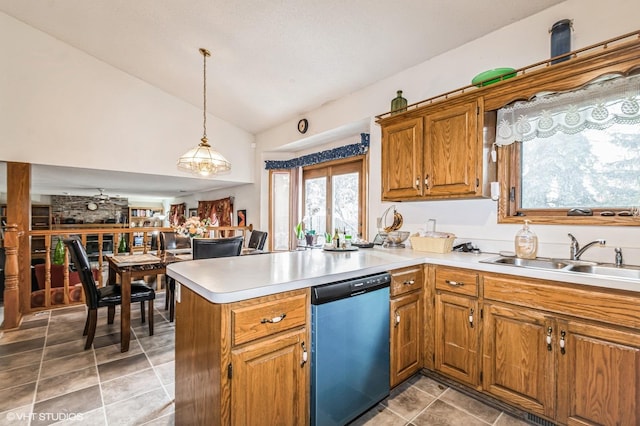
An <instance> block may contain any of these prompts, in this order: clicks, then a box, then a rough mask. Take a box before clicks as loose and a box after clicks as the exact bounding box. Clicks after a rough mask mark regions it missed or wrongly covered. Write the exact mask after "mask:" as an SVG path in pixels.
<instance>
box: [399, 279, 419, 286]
mask: <svg viewBox="0 0 640 426" xmlns="http://www.w3.org/2000/svg"><path fill="white" fill-rule="evenodd" d="M415 283H416V281H415V280H407V281H405V282H403V283H402V284H404V285H414V284H415Z"/></svg>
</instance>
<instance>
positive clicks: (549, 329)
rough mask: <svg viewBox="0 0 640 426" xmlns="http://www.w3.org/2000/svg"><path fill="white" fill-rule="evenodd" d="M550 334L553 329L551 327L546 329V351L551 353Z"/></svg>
mask: <svg viewBox="0 0 640 426" xmlns="http://www.w3.org/2000/svg"><path fill="white" fill-rule="evenodd" d="M551 333H553V329H552V328H551V327H548V328H547V338H546V341H547V350H548V351H551Z"/></svg>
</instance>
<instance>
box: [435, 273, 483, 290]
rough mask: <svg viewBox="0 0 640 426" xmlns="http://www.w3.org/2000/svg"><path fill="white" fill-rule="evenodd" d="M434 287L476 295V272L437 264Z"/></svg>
mask: <svg viewBox="0 0 640 426" xmlns="http://www.w3.org/2000/svg"><path fill="white" fill-rule="evenodd" d="M436 289H438V290H445V291H450V292H453V293H458V294H466V295H468V296H477V295H478V273H477V272H474V271H467V270H464V269H453V268H445V267H440V266H439V267H438V268H437V269H436Z"/></svg>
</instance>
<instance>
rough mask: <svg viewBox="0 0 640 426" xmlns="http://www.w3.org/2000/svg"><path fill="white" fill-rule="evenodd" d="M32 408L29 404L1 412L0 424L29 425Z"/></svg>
mask: <svg viewBox="0 0 640 426" xmlns="http://www.w3.org/2000/svg"><path fill="white" fill-rule="evenodd" d="M31 409H32V405H31V404H29V405H25V406H23V407H18V408H12V409H11V410H8V411H5V412H3V413H0V426H29V422H30V421H31Z"/></svg>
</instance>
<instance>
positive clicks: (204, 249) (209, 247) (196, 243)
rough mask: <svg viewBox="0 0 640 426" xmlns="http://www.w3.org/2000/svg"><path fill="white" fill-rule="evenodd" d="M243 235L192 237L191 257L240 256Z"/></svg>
mask: <svg viewBox="0 0 640 426" xmlns="http://www.w3.org/2000/svg"><path fill="white" fill-rule="evenodd" d="M243 241H244V237H242V236H239V237H231V238H194V239H193V247H192V248H191V250H192V251H193V259H210V258H214V257H231V256H240V253H241V252H242V243H243Z"/></svg>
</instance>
